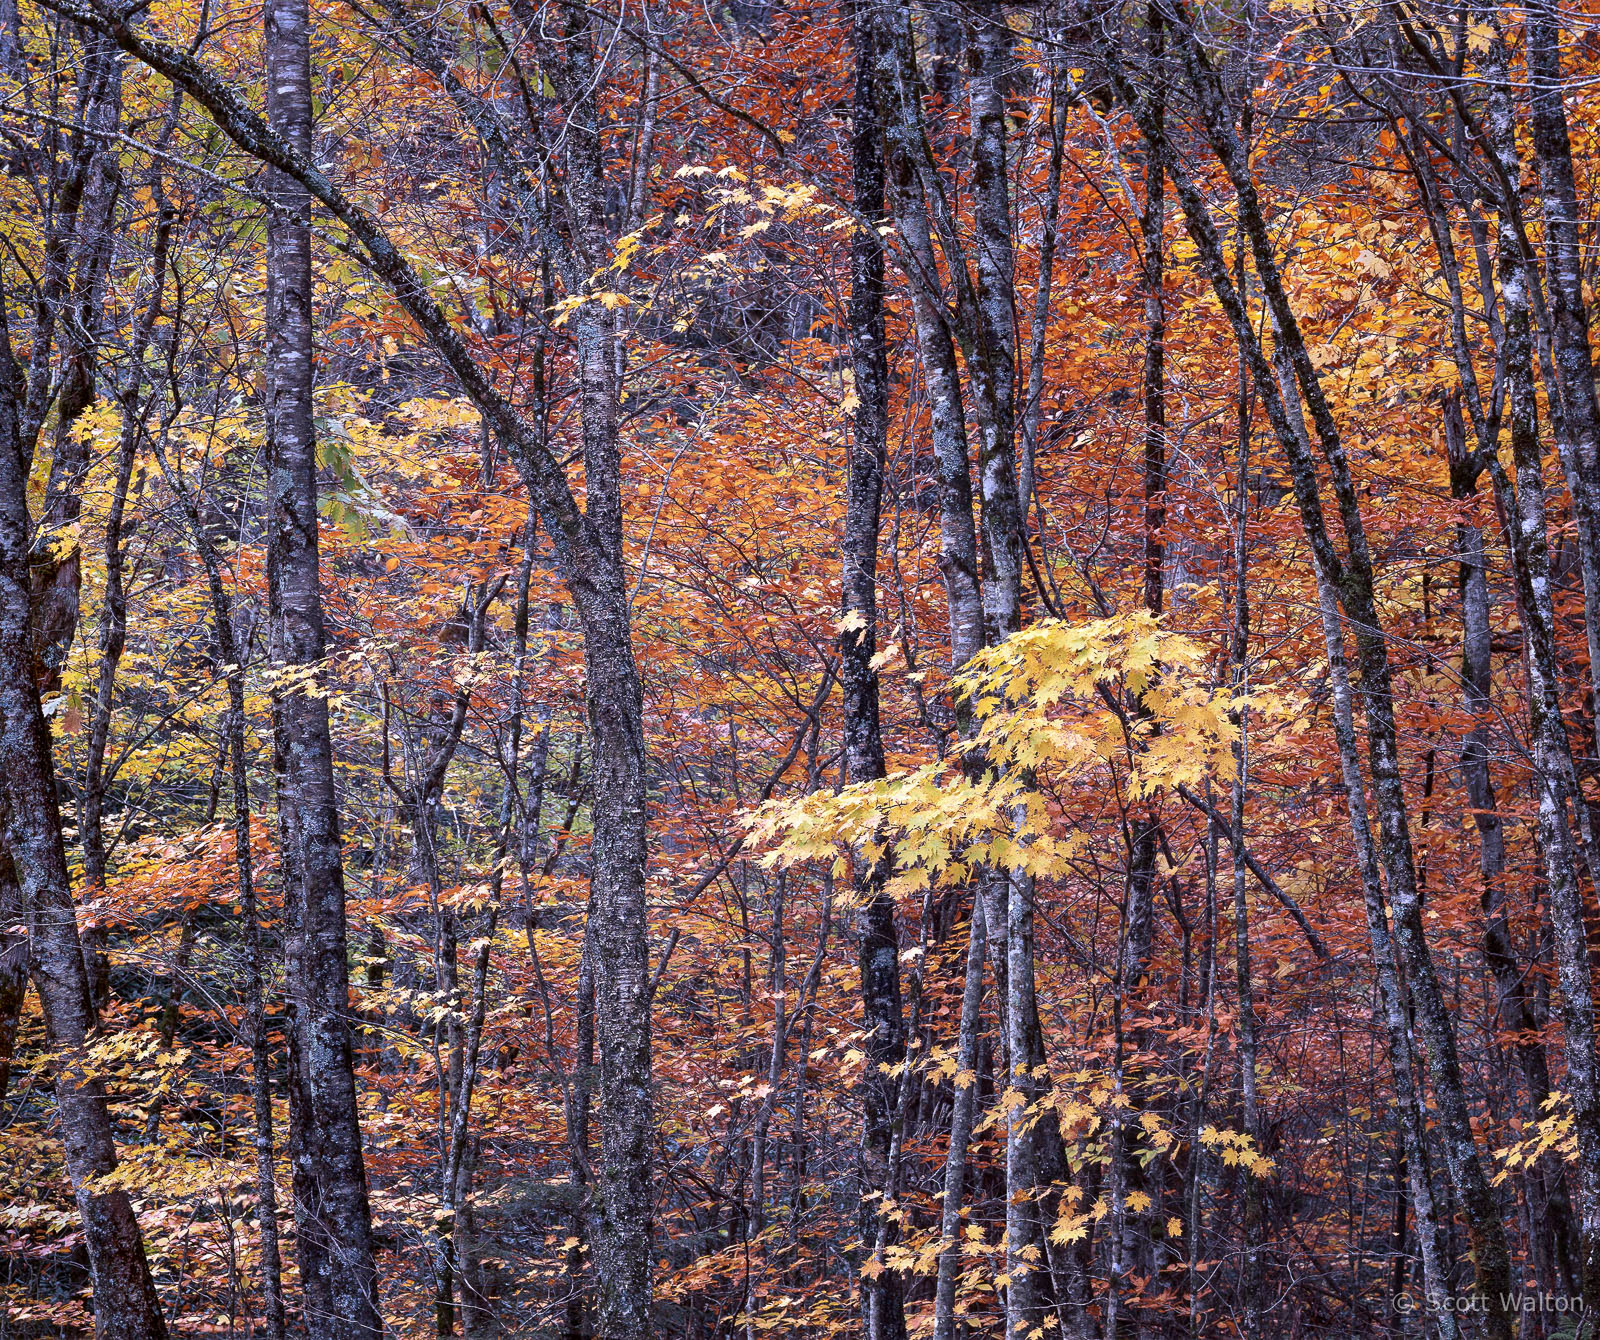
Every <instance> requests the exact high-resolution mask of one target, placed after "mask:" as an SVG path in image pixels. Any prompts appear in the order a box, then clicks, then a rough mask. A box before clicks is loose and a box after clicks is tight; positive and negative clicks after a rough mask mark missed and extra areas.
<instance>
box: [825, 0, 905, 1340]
mask: <svg viewBox="0 0 1600 1340" xmlns="http://www.w3.org/2000/svg"><path fill="white" fill-rule="evenodd" d="M851 46H852V50H853V55H854V60H855V66H854V69H855V92H854V99H855V101H854V112H853V117H852V123H851V128H850V172H851V192H852V197H853V204H854V207H855V212H856V216H857V218H858V219H860V220H862V221H863V223H864V225H865V226H860V225H858V226H857V228H856V229H855V232H854V234H853V235H852V237H851V243H850V304H849V318H850V362H851V367H852V369H853V371H854V378H855V387H854V390H855V396H856V401H857V405H856V411H855V419H854V424H853V426H852V432H851V437H850V446H849V459H848V461H847V463H846V477H845V523H844V542H843V544H842V546H841V550H840V559H841V565H842V573H841V596H842V601H843V605H844V618H843V620H842V621H841V624H840V629H841V631H840V634H839V683H840V686H841V688H842V690H843V695H844V746H845V769H846V774H847V776H848V778H849V780H850V781H851V782H852V783H857V782H871V781H877V780H878V779H879V778H881V777H882V776H883V775H884V757H883V737H882V734H881V732H880V729H879V723H878V672H877V670H876V669H875V668H874V667H873V665H872V659H873V657H874V656H875V655H876V654H877V650H878V645H877V634H878V524H879V515H880V508H881V506H882V500H883V465H884V456H885V453H886V450H887V439H888V424H889V356H888V348H887V342H886V336H885V333H884V319H883V287H884V284H883V241H882V238H881V237H880V236H879V234H878V231H877V228H878V225H879V221H880V220H881V219H882V218H883V216H884V187H885V181H884V160H883V138H882V124H881V122H882V118H881V115H880V112H879V107H878V98H877V91H876V87H875V84H874V79H875V75H876V71H875V60H874V49H875V43H874V38H873V25H872V21H871V13H870V11H869V10H868V9H867V8H866V6H865V4H858V5H856V6H855V7H854V8H853V10H852V13H851ZM891 860H892V858H891V857H884V858H881V859H879V860H876V861H867V860H863V859H861V858H860V857H858V858H857V862H856V897H857V899H858V901H859V903H860V911H859V912H858V914H857V935H858V947H857V954H858V958H859V963H860V971H861V1012H862V1021H861V1029H862V1035H863V1038H864V1043H863V1047H862V1050H863V1051H864V1052H865V1053H866V1062H865V1069H864V1072H863V1075H862V1079H861V1100H862V1108H863V1113H862V1130H861V1149H860V1156H859V1178H860V1188H859V1196H860V1209H859V1211H858V1215H857V1220H858V1227H859V1230H860V1234H861V1243H862V1251H863V1253H871V1254H872V1256H873V1258H874V1259H873V1261H872V1263H871V1265H870V1266H868V1267H867V1269H866V1273H864V1274H863V1276H862V1281H861V1307H862V1321H863V1326H864V1334H865V1335H866V1337H867V1340H901V1338H902V1337H903V1336H904V1335H905V1333H906V1332H905V1311H904V1304H903V1302H902V1297H901V1284H900V1277H899V1276H898V1275H897V1274H896V1273H895V1272H893V1271H891V1270H888V1269H886V1268H885V1267H884V1265H883V1261H882V1258H881V1252H880V1251H879V1250H878V1249H879V1247H880V1246H881V1245H885V1244H886V1242H887V1228H888V1226H887V1224H883V1225H880V1219H879V1215H880V1211H881V1210H883V1208H884V1206H883V1197H884V1196H885V1195H886V1194H887V1192H888V1188H889V1174H890V1167H889V1163H890V1146H891V1144H892V1139H893V1129H892V1128H893V1121H894V1109H895V1087H896V1086H895V1081H894V1079H893V1077H892V1076H890V1075H887V1074H885V1073H884V1072H883V1070H882V1069H881V1067H884V1066H888V1067H893V1066H896V1065H898V1064H899V1063H900V1062H901V1061H903V1060H904V1059H905V1046H906V1042H905V1026H904V1022H903V1019H902V1014H901V1002H900V940H899V928H898V925H897V923H896V918H895V907H894V899H893V898H891V897H890V896H889V894H888V893H887V891H886V889H885V885H886V883H887V881H888V877H889V871H890V863H891Z"/></svg>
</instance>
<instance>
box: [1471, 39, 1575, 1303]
mask: <svg viewBox="0 0 1600 1340" xmlns="http://www.w3.org/2000/svg"><path fill="white" fill-rule="evenodd" d="M1489 67H1490V69H1491V71H1492V72H1493V73H1492V74H1491V80H1490V88H1489V95H1488V124H1489V133H1490V138H1491V141H1492V143H1493V147H1494V151H1495V154H1496V156H1497V157H1498V159H1499V165H1500V169H1501V172H1502V173H1503V174H1504V175H1505V176H1506V177H1507V178H1508V179H1509V180H1510V181H1513V182H1514V181H1516V180H1518V179H1519V178H1520V175H1521V170H1522V169H1521V162H1520V159H1519V156H1518V153H1517V146H1516V110H1515V105H1514V103H1513V101H1512V98H1511V93H1510V87H1509V73H1508V57H1507V55H1506V52H1505V48H1504V44H1503V43H1502V42H1500V41H1499V40H1498V39H1497V40H1495V41H1494V42H1492V43H1491V45H1490V54H1489ZM1495 278H1496V279H1497V280H1498V282H1499V290H1500V304H1501V321H1502V324H1503V329H1504V336H1503V344H1502V351H1501V352H1502V359H1503V368H1504V374H1505V379H1506V384H1507V390H1508V399H1509V409H1510V415H1509V418H1510V430H1511V432H1510V436H1511V457H1512V467H1513V472H1514V477H1515V488H1514V490H1509V489H1507V488H1506V486H1505V483H1504V477H1503V474H1502V473H1501V470H1500V466H1499V463H1498V462H1497V461H1496V462H1491V463H1490V468H1491V470H1492V471H1493V473H1494V474H1495V476H1496V477H1497V483H1498V485H1499V492H1500V495H1501V498H1502V505H1503V511H1504V513H1505V520H1506V524H1507V527H1508V529H1509V531H1510V539H1511V550H1512V564H1511V567H1512V571H1513V573H1514V575H1515V578H1516V588H1517V595H1518V605H1519V612H1520V614H1521V616H1522V626H1523V636H1524V640H1525V643H1526V648H1527V656H1526V659H1525V664H1526V667H1527V674H1528V724H1529V734H1530V736H1531V737H1532V745H1533V766H1534V785H1535V788H1536V792H1537V797H1538V811H1537V817H1536V821H1535V822H1536V830H1537V833H1538V838H1539V841H1538V846H1539V849H1540V852H1541V854H1542V855H1543V857H1544V874H1545V881H1546V884H1547V885H1548V887H1549V893H1550V926H1551V930H1552V933H1553V939H1554V946H1555V959H1556V973H1557V980H1558V982H1559V984H1560V988H1561V991H1560V996H1561V1020H1562V1033H1563V1043H1564V1046H1563V1051H1564V1055H1565V1058H1566V1062H1567V1080H1566V1086H1565V1087H1566V1088H1567V1090H1568V1091H1569V1092H1570V1094H1571V1098H1572V1111H1573V1126H1574V1132H1575V1134H1576V1137H1577V1144H1578V1159H1577V1169H1576V1181H1577V1188H1578V1212H1579V1227H1580V1237H1581V1241H1582V1254H1583V1265H1582V1269H1581V1275H1582V1279H1583V1292H1584V1303H1585V1306H1586V1307H1589V1308H1597V1309H1600V1057H1597V1056H1596V1041H1595V1009H1594V979H1593V974H1592V971H1591V968H1590V960H1589V927H1588V921H1587V917H1586V915H1585V912H1584V894H1583V887H1582V884H1581V882H1580V878H1579V872H1578V851H1577V844H1576V842H1575V841H1574V834H1573V828H1572V819H1571V816H1570V815H1569V811H1568V805H1569V802H1570V803H1571V804H1572V805H1573V806H1574V807H1575V812H1576V816H1577V817H1578V818H1579V820H1580V822H1581V820H1582V819H1583V818H1584V817H1585V815H1584V810H1583V803H1584V802H1583V795H1582V793H1581V792H1580V791H1578V789H1577V779H1576V774H1575V771H1574V768H1573V763H1572V757H1571V752H1570V745H1569V743H1568V740H1567V731H1566V723H1565V721H1564V720H1563V719H1562V713H1561V683H1560V672H1559V666H1558V662H1557V650H1556V623H1555V609H1554V600H1553V592H1552V589H1551V574H1550V554H1549V539H1548V529H1547V520H1546V511H1545V508H1546V501H1545V500H1546V493H1545V482H1544V462H1543V449H1542V446H1541V443H1540V437H1539V407H1538V391H1537V386H1536V383H1535V379H1534V322H1533V300H1534V289H1535V287H1536V286H1537V284H1538V282H1539V276H1538V271H1537V269H1536V268H1535V266H1534V263H1533V258H1532V257H1531V256H1530V255H1528V254H1526V253H1525V251H1524V248H1523V238H1522V234H1521V229H1520V228H1519V227H1518V226H1517V221H1516V219H1515V217H1514V215H1513V213H1512V206H1511V204H1510V202H1508V201H1504V200H1503V201H1501V202H1500V209H1499V213H1498V229H1497V238H1496V254H1495ZM1569 324H1570V323H1569ZM1585 343H1586V342H1585ZM1589 390H1590V393H1591V395H1592V390H1593V382H1592V378H1591V380H1590V383H1589Z"/></svg>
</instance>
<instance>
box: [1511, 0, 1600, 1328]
mask: <svg viewBox="0 0 1600 1340" xmlns="http://www.w3.org/2000/svg"><path fill="white" fill-rule="evenodd" d="M1526 13H1527V23H1526V28H1527V48H1526V57H1527V64H1528V75H1529V90H1528V100H1529V105H1530V110H1531V113H1532V115H1531V117H1530V121H1531V129H1532V131H1533V136H1532V138H1533V151H1534V157H1535V159H1536V160H1537V162H1538V167H1539V195H1540V198H1541V201H1542V203H1543V215H1544V252H1545V275H1546V278H1547V280H1548V285H1547V293H1548V301H1549V312H1548V316H1549V327H1550V331H1549V334H1550V342H1551V345H1552V346H1553V351H1552V352H1553V363H1554V372H1555V385H1554V386H1552V387H1549V388H1548V389H1549V391H1550V395H1551V403H1552V404H1554V405H1559V407H1560V414H1559V415H1558V416H1556V418H1557V431H1558V434H1559V438H1560V447H1561V456H1562V461H1563V464H1564V465H1565V467H1566V476H1567V484H1568V488H1569V489H1570V491H1571V493H1572V502H1573V512H1574V516H1575V518H1576V520H1577V523H1578V524H1577V531H1578V545H1579V556H1580V561H1581V564H1582V572H1583V594H1584V633H1585V637H1586V640H1587V642H1588V647H1589V693H1590V710H1591V711H1592V712H1596V713H1600V495H1597V492H1596V491H1597V490H1600V401H1597V400H1596V396H1595V378H1594V359H1593V356H1592V350H1591V347H1590V342H1589V307H1588V303H1587V301H1586V300H1585V297H1584V291H1583V280H1584V273H1583V255H1584V253H1583V242H1582V237H1581V233H1580V227H1581V223H1582V220H1583V215H1582V214H1581V213H1580V212H1579V203H1578V189H1577V181H1576V173H1575V172H1574V169H1573V164H1572V138H1571V135H1570V134H1569V132H1568V127H1567V112H1566V102H1565V97H1566V87H1565V85H1564V84H1563V82H1562V71H1561V15H1560V12H1559V10H1558V9H1557V8H1556V6H1555V5H1553V4H1551V3H1550V0H1533V3H1530V4H1529V5H1528V7H1527V10H1526ZM1577 799H1578V798H1577V797H1575V800H1577ZM1578 803H1582V802H1581V800H1579V801H1578ZM1596 1269H1600V1262H1596V1263H1594V1264H1592V1265H1586V1266H1585V1270H1586V1272H1592V1271H1593V1270H1596ZM1586 1278H1587V1276H1586ZM1597 1286H1600V1280H1592V1279H1591V1280H1589V1281H1588V1283H1586V1284H1585V1287H1584V1298H1585V1300H1586V1305H1587V1306H1589V1307H1591V1308H1592V1307H1595V1306H1597V1305H1600V1298H1597V1297H1596V1287H1597Z"/></svg>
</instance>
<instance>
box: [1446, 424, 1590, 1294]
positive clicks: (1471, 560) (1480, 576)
mask: <svg viewBox="0 0 1600 1340" xmlns="http://www.w3.org/2000/svg"><path fill="white" fill-rule="evenodd" d="M1444 430H1445V446H1446V449H1447V451H1448V454H1449V464H1450V491H1451V496H1452V497H1454V498H1455V499H1456V500H1457V501H1458V502H1462V503H1466V502H1469V501H1470V500H1471V499H1472V498H1473V497H1474V496H1475V495H1476V493H1477V478H1478V474H1479V472H1480V470H1481V468H1482V463H1481V461H1480V460H1479V458H1478V457H1477V455H1476V454H1475V453H1471V452H1469V451H1468V450H1467V440H1466V426H1465V424H1464V423H1463V422H1462V418H1461V409H1460V403H1459V401H1458V400H1457V398H1456V397H1455V396H1454V395H1451V396H1450V397H1448V398H1447V400H1446V403H1445V409H1444ZM1456 549H1457V552H1458V554H1459V555H1460V558H1459V562H1458V564H1457V581H1458V585H1459V589H1460V594H1461V683H1462V690H1463V696H1464V698H1465V705H1466V708H1467V710H1468V711H1469V712H1470V713H1471V714H1472V716H1473V724H1472V726H1471V727H1470V728H1469V729H1468V730H1467V733H1466V734H1465V735H1464V736H1463V737H1462V741H1461V780H1462V785H1463V788H1464V789H1465V791H1466V794H1467V803H1468V804H1469V805H1470V806H1471V807H1472V820H1473V825H1474V827H1475V828H1476V829H1477V832H1478V873H1479V876H1480V878H1481V879H1482V881H1483V895H1482V904H1483V958H1484V962H1485V963H1486V964H1487V965H1488V968H1489V971H1490V974H1491V975H1492V976H1493V978H1494V981H1495V987H1496V992H1497V995H1498V1004H1499V1010H1500V1021H1501V1025H1502V1026H1503V1027H1504V1028H1505V1029H1506V1030H1507V1031H1508V1032H1511V1033H1513V1034H1514V1035H1515V1039H1516V1040H1515V1043H1514V1044H1513V1045H1514V1048H1515V1051H1516V1054H1517V1060H1518V1064H1519V1068H1520V1069H1521V1071H1522V1077H1523V1082H1524V1084H1525V1085H1526V1086H1527V1090H1528V1106H1527V1113H1528V1116H1527V1120H1529V1121H1530V1122H1532V1123H1537V1122H1538V1121H1540V1120H1542V1119H1543V1117H1544V1115H1545V1108H1544V1103H1545V1100H1546V1099H1547V1098H1548V1097H1549V1096H1550V1068H1549V1063H1548V1060H1547V1058H1546V1055H1545V1048H1544V1043H1543V1041H1542V1040H1541V1039H1540V1037H1539V1033H1540V1027H1541V1025H1540V1021H1539V1020H1538V1018H1537V1015H1536V1011H1535V1007H1534V1004H1533V1001H1532V1000H1531V998H1530V992H1529V982H1528V974H1527V973H1526V972H1525V971H1524V969H1523V967H1522V965H1521V964H1520V963H1519V962H1518V957H1517V954H1516V952H1515V951H1514V949H1513V948H1512V944H1511V935H1510V928H1509V926H1508V924H1507V917H1506V886H1505V872H1506V850H1505V833H1504V828H1503V824H1502V821H1501V818H1500V814H1499V803H1498V799H1497V797H1496V795H1495V788H1494V781H1493V778H1492V777H1491V776H1490V772H1489V758H1490V754H1489V721H1490V717H1491V714H1492V711H1493V700H1492V698H1491V685H1492V680H1493V666H1492V663H1491V655H1490V647H1491V642H1492V633H1491V627H1490V618H1489V576H1488V561H1487V556H1486V554H1485V552H1484V539H1483V532H1482V530H1481V529H1480V528H1479V527H1478V526H1476V525H1474V524H1473V523H1472V522H1470V521H1466V520H1463V521H1458V522H1457V523H1456ZM1532 1176H1533V1177H1534V1178H1536V1179H1537V1183H1538V1187H1539V1194H1540V1196H1541V1199H1542V1202H1543V1203H1542V1204H1540V1205H1539V1206H1538V1207H1537V1211H1536V1221H1537V1223H1538V1225H1539V1227H1540V1228H1542V1229H1546V1230H1548V1232H1549V1234H1550V1237H1551V1239H1552V1243H1553V1246H1554V1251H1553V1252H1552V1253H1551V1255H1552V1256H1553V1258H1554V1259H1555V1260H1556V1261H1557V1262H1565V1263H1567V1264H1568V1265H1570V1264H1571V1263H1573V1262H1574V1261H1575V1259H1576V1257H1575V1253H1574V1247H1575V1241H1574V1238H1575V1225H1574V1223H1573V1218H1572V1205H1571V1202H1570V1201H1569V1200H1568V1198H1567V1191H1566V1184H1565V1180H1564V1179H1563V1178H1561V1177H1559V1176H1557V1177H1556V1178H1554V1179H1550V1185H1548V1186H1547V1185H1546V1178H1545V1177H1544V1174H1543V1171H1542V1170H1534V1172H1533V1174H1532ZM1564 1273H1569V1280H1568V1284H1569V1287H1570V1284H1571V1283H1573V1282H1575V1278H1574V1277H1572V1276H1571V1275H1570V1272H1565V1271H1564Z"/></svg>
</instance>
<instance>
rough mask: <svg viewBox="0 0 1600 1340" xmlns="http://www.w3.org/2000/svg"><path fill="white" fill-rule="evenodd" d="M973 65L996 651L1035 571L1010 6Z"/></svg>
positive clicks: (975, 347)
mask: <svg viewBox="0 0 1600 1340" xmlns="http://www.w3.org/2000/svg"><path fill="white" fill-rule="evenodd" d="M970 59H971V77H970V78H969V80H968V84H967V98H968V105H969V109H970V113H971V126H970V133H971V145H972V195H973V212H974V222H975V225H976V238H975V241H974V248H973V249H974V251H975V252H976V261H977V264H976V270H977V283H976V299H975V301H974V302H973V303H972V305H971V308H970V311H969V312H966V313H964V314H963V315H964V316H965V318H966V319H967V321H968V322H969V323H970V324H969V333H968V335H967V339H966V341H965V342H966V343H967V344H968V348H969V353H968V367H967V371H968V375H969V376H970V377H971V380H972V399H973V404H974V406H975V407H976V411H977V421H978V434H979V443H980V450H979V454H978V478H979V483H980V497H981V500H982V516H983V552H984V560H985V568H986V571H985V574H984V583H983V603H984V621H985V624H986V625H987V630H986V631H987V635H988V640H989V641H990V642H991V643H996V642H1000V641H1002V640H1003V639H1005V638H1007V637H1009V636H1010V635H1011V634H1012V633H1014V632H1016V631H1017V630H1018V629H1020V628H1021V627H1022V570H1023V566H1024V562H1025V558H1024V553H1023V534H1022V506H1021V499H1020V498H1019V496H1018V492H1017V488H1018V485H1017V455H1016V426H1017V423H1016V418H1017V416H1016V377H1017V349H1016V312H1015V303H1016V287H1015V270H1016V258H1015V255H1014V254H1013V251H1012V245H1011V181H1010V174H1009V170H1008V168H1009V164H1008V154H1007V151H1006V108H1005V84H1006V80H1007V78H1008V77H1009V76H1010V74H1011V73H1012V71H1013V69H1014V67H1015V57H1014V56H1013V55H1012V52H1011V29H1010V27H1009V26H1007V23H1006V14H1005V9H1004V7H1003V6H1001V5H990V6H988V7H986V8H985V9H984V11H983V12H981V13H980V14H979V15H977V17H976V19H975V27H974V33H973V42H972V48H971V56H970ZM947 259H950V258H948V257H947ZM964 263H965V262H963V264H964Z"/></svg>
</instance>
